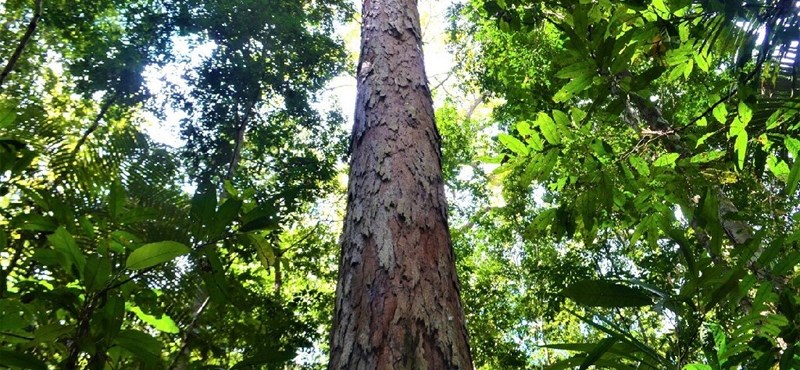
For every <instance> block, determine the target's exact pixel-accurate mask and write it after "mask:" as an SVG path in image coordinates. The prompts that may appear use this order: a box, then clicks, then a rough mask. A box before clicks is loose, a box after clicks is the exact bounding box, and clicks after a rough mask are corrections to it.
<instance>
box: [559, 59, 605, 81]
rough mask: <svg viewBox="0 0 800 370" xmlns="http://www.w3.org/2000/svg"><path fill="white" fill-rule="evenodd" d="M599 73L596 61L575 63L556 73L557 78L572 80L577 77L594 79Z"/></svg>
mask: <svg viewBox="0 0 800 370" xmlns="http://www.w3.org/2000/svg"><path fill="white" fill-rule="evenodd" d="M596 73H597V65H596V64H595V63H594V60H591V59H589V60H585V61H583V62H578V63H573V64H570V65H568V66H566V67H564V68H562V69H561V70H560V71H558V72H557V73H556V78H562V79H571V78H577V77H586V76H588V77H590V78H591V77H594V75H595V74H596Z"/></svg>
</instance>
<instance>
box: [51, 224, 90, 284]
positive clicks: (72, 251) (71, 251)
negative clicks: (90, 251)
mask: <svg viewBox="0 0 800 370" xmlns="http://www.w3.org/2000/svg"><path fill="white" fill-rule="evenodd" d="M47 241H49V242H50V244H51V245H52V246H53V249H54V250H55V251H56V252H58V253H59V254H61V255H62V256H64V258H65V261H66V265H65V266H64V268H65V269H66V270H67V272H71V266H72V265H74V266H75V267H76V268H77V271H78V274H79V276H82V275H83V273H84V267H85V266H86V257H85V256H84V255H83V252H81V249H80V248H79V247H78V244H77V243H76V242H75V239H74V238H73V237H72V234H70V233H69V232H68V231H67V229H65V228H64V227H63V226H61V227H59V228H58V229H56V231H55V232H54V233H53V234H51V235H49V236H48V237H47Z"/></svg>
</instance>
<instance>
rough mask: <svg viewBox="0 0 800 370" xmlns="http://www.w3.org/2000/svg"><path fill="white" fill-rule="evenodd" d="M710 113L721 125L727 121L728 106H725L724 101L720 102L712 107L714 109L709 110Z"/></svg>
mask: <svg viewBox="0 0 800 370" xmlns="http://www.w3.org/2000/svg"><path fill="white" fill-rule="evenodd" d="M711 114H712V115H714V118H716V119H717V122H719V123H721V124H723V125H724V124H725V122H727V121H728V108H727V107H725V103H721V104H719V105H717V106H716V107H714V109H713V110H712V111H711Z"/></svg>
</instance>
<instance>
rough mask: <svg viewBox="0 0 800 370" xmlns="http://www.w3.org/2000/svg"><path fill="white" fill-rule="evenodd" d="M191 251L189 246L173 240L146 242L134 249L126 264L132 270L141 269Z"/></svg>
mask: <svg viewBox="0 0 800 370" xmlns="http://www.w3.org/2000/svg"><path fill="white" fill-rule="evenodd" d="M189 252H191V249H189V247H187V246H185V245H183V244H181V243H178V242H173V241H163V242H156V243H150V244H145V245H143V246H141V247H139V248H137V249H136V250H135V251H133V252H132V253H131V254H130V256H128V260H127V261H126V262H125V266H126V267H127V268H128V269H130V270H141V269H144V268H148V267H151V266H155V265H158V264H160V263H164V262H167V261H170V260H172V259H173V258H175V257H178V256H182V255H184V254H188V253H189Z"/></svg>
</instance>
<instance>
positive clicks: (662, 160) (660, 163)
mask: <svg viewBox="0 0 800 370" xmlns="http://www.w3.org/2000/svg"><path fill="white" fill-rule="evenodd" d="M678 157H680V154H678V153H667V154H664V155H662V156H660V157H658V159H656V160H655V161H654V162H653V166H655V167H667V166H670V167H671V166H674V165H675V161H676V160H678Z"/></svg>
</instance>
